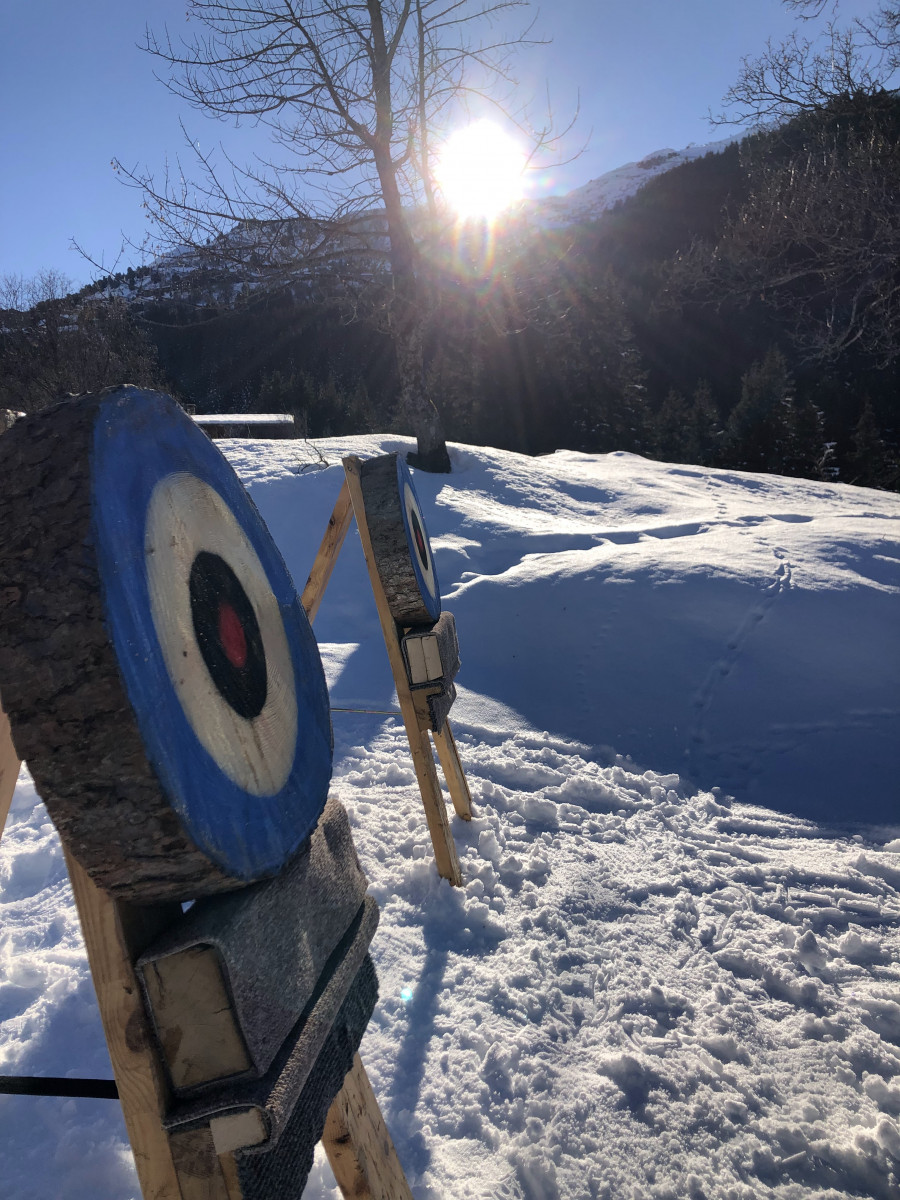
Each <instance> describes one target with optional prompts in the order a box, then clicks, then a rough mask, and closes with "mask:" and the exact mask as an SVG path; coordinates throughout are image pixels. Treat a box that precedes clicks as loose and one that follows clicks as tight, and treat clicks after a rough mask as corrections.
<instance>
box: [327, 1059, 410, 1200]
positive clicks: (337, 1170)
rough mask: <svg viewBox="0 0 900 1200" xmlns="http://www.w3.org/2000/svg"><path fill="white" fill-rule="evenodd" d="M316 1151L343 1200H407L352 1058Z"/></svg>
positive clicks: (365, 1081) (361, 1070)
mask: <svg viewBox="0 0 900 1200" xmlns="http://www.w3.org/2000/svg"><path fill="white" fill-rule="evenodd" d="M322 1146H323V1147H324V1150H325V1153H326V1154H327V1156H328V1161H329V1163H330V1164H331V1170H332V1171H333V1172H334V1177H335V1180H336V1181H337V1185H338V1187H339V1188H340V1189H341V1195H342V1196H344V1197H345V1198H346V1200H350V1198H351V1197H352V1200H412V1192H411V1191H410V1188H409V1184H408V1183H407V1181H406V1176H405V1174H404V1173H403V1168H402V1167H401V1166H400V1160H399V1159H398V1158H397V1151H396V1150H395V1149H394V1143H393V1142H392V1141H391V1135H390V1133H389V1132H388V1128H387V1125H385V1123H384V1117H383V1116H382V1115H381V1110H380V1109H379V1107H378V1101H377V1100H376V1099H375V1093H374V1092H373V1091H372V1085H371V1083H370V1082H369V1077H368V1075H367V1074H366V1069H365V1067H364V1066H363V1064H362V1060H361V1059H360V1057H359V1055H358V1054H357V1055H356V1057H355V1058H354V1060H353V1067H352V1068H351V1070H350V1072H349V1074H348V1075H347V1078H346V1079H345V1080H344V1086H343V1087H342V1088H341V1090H340V1091H339V1092H338V1094H337V1096H336V1097H335V1100H334V1103H333V1104H332V1106H331V1108H330V1109H329V1110H328V1117H327V1119H326V1121H325V1130H324V1132H323V1134H322Z"/></svg>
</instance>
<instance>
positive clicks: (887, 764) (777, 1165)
mask: <svg viewBox="0 0 900 1200" xmlns="http://www.w3.org/2000/svg"><path fill="white" fill-rule="evenodd" d="M221 445H222V447H223V448H224V450H225V452H226V454H227V456H228V457H229V459H230V460H231V462H232V463H233V465H234V466H235V468H236V470H237V471H238V474H239V475H240V477H241V478H242V480H243V481H244V483H245V485H246V486H247V487H248V488H249V489H250V492H251V495H252V496H253V499H254V500H255V502H256V504H257V506H258V507H259V509H260V511H261V512H262V514H263V516H264V517H265V519H266V521H267V522H268V524H269V527H270V529H271V530H272V533H273V535H274V537H275V538H276V541H277V542H278V543H279V545H280V547H281V549H282V551H283V553H284V555H285V559H286V561H287V563H288V566H289V567H290V569H291V571H292V574H293V576H294V578H295V580H297V581H302V580H304V579H305V577H306V574H307V572H308V570H309V566H310V564H311V562H312V558H313V555H314V553H315V550H316V547H317V545H318V542H319V539H320V537H321V535H322V533H323V531H324V528H325V525H326V522H327V519H328V516H329V514H330V512H331V508H332V505H333V503H334V500H335V498H336V495H337V493H338V490H339V487H340V482H341V479H342V471H341V468H340V465H339V463H340V457H341V455H342V454H345V453H348V452H355V453H360V454H362V455H364V456H368V455H373V454H377V453H381V452H384V451H387V450H393V449H406V448H407V447H408V446H409V445H411V443H409V442H407V441H404V440H403V439H399V438H393V437H375V436H368V437H358V438H354V439H342V440H337V439H335V440H327V441H322V442H319V443H317V451H316V452H314V451H313V450H312V449H311V448H309V447H307V446H305V445H304V444H303V443H301V442H277V443H272V442H269V443H263V442H255V441H233V442H224V443H221ZM451 455H452V458H453V467H454V470H453V473H452V474H451V475H449V476H434V475H422V474H419V473H417V475H416V486H417V488H418V490H419V495H420V498H421V500H422V504H423V508H424V511H425V513H426V516H427V520H428V524H429V529H430V532H431V536H432V541H433V544H434V548H435V555H436V563H437V570H438V574H439V577H440V580H441V583H442V590H443V594H444V599H445V604H446V607H447V608H449V609H450V610H451V611H452V612H454V614H455V615H456V619H457V624H458V628H459V639H460V649H461V654H462V663H463V665H462V670H461V672H460V675H459V677H458V683H459V685H460V689H459V690H460V697H459V700H458V702H457V705H456V707H455V709H454V711H453V724H454V730H455V733H456V738H457V742H458V744H459V747H460V753H461V756H462V760H463V764H464V766H465V769H466V771H467V773H468V777H469V781H470V784H471V787H472V792H473V798H474V802H475V806H476V810H477V811H476V816H475V818H474V820H473V821H472V822H471V823H470V824H468V825H464V824H463V823H461V822H459V821H458V820H454V821H453V830H454V834H455V837H456V839H457V843H458V845H459V848H460V857H461V860H462V867H463V873H464V877H465V880H466V886H465V887H464V888H462V889H457V890H453V889H451V888H450V887H449V885H447V884H446V882H444V881H441V880H439V878H438V877H437V874H436V872H435V869H434V865H433V861H432V857H431V849H430V843H429V839H428V833H427V830H426V826H425V822H424V819H423V814H422V808H421V802H420V799H419V796H418V791H417V788H416V784H415V779H414V775H413V770H412V764H411V762H410V758H409V751H408V746H407V743H406V740H405V735H404V732H403V726H402V723H401V722H400V720H399V718H398V717H397V716H395V715H389V714H390V713H391V712H392V711H395V710H396V698H395V697H394V696H393V694H392V683H391V674H390V670H389V668H388V664H387V660H386V655H385V651H384V645H383V642H382V641H381V635H380V631H379V626H378V619H377V614H376V612H375V608H374V603H373V602H372V600H371V594H370V592H369V590H368V584H367V576H366V574H365V567H364V563H363V558H362V552H361V549H360V546H359V543H358V539H357V537H356V535H355V533H354V534H352V535H351V537H350V538H349V539H348V542H347V544H346V546H345V548H344V551H343V553H342V555H341V558H340V560H339V562H338V566H337V570H336V572H335V575H334V577H333V578H332V581H331V583H330V585H329V590H328V592H327V594H326V596H325V600H324V603H323V606H322V609H321V611H320V613H319V616H318V618H317V621H316V626H315V628H316V633H317V637H318V639H319V643H320V648H321V652H322V657H323V661H324V664H325V668H326V673H327V675H328V679H329V685H330V690H331V700H332V705H333V708H334V715H333V722H334V731H335V772H334V781H333V791H334V793H335V794H336V795H337V796H338V797H339V798H340V799H341V800H342V801H343V802H344V804H345V805H346V806H347V808H348V810H349V812H350V814H351V819H352V822H353V826H354V836H355V839H356V844H357V847H358V850H359V853H360V858H361V861H362V863H363V866H364V868H365V870H366V872H367V874H368V876H369V879H370V884H371V891H372V893H373V894H374V895H375V896H376V898H377V899H378V901H379V903H380V905H381V906H382V919H381V925H380V927H379V930H378V933H377V935H376V938H375V942H374V943H373V952H374V956H375V959H376V962H377V966H378V970H379V975H380V980H381V1000H380V1002H379V1005H378V1008H377V1009H376V1012H375V1017H374V1019H373V1021H372V1023H371V1025H370V1028H369V1031H368V1033H367V1035H366V1038H365V1040H364V1042H363V1046H362V1057H363V1060H364V1062H365V1063H366V1066H367V1069H368V1072H369V1075H370V1077H371V1078H372V1081H373V1084H374V1087H375V1090H376V1092H377V1094H378V1096H379V1100H380V1104H381V1107H382V1110H383V1111H384V1113H385V1116H386V1118H387V1121H388V1124H389V1127H390V1129H391V1132H392V1135H393V1137H394V1140H395V1142H396V1144H397V1148H398V1152H399V1155H400V1158H401V1161H402V1162H403V1164H404V1166H405V1169H406V1171H407V1174H408V1177H409V1179H410V1182H411V1185H412V1190H413V1194H414V1196H415V1197H416V1200H445V1198H446V1197H451V1196H452V1197H454V1198H455V1200H601V1198H605V1200H626V1198H628V1200H632V1198H633V1200H664V1198H669V1200H674V1198H676V1197H677V1198H678V1200H683V1198H688V1197H692V1198H694V1200H700V1198H701V1197H706V1198H707V1200H726V1198H727V1200H757V1198H759V1197H771V1198H773V1200H814V1198H815V1200H826V1198H827V1200H838V1197H844V1196H854V1197H871V1198H873V1200H888V1198H890V1197H896V1196H897V1195H898V1194H900V967H898V963H900V812H898V806H897V800H898V784H897V781H898V778H900V704H898V693H897V679H898V668H900V623H898V622H897V620H896V614H897V609H898V599H900V499H898V497H896V496H893V495H890V494H887V493H881V492H874V491H866V490H864V489H860V488H853V487H840V486H832V485H827V484H823V483H814V482H809V481H804V480H797V479H786V478H780V477H773V476H765V475H751V474H742V473H739V472H734V471H722V470H707V469H703V468H698V467H687V466H673V465H668V464H665V463H656V462H647V461H645V460H643V459H640V458H637V457H633V456H630V455H625V454H612V455H608V456H595V455H585V454H575V453H569V452H561V453H557V454H554V455H551V456H549V457H546V458H540V459H530V458H525V457H523V456H519V455H516V454H512V453H507V452H502V451H496V450H487V449H482V448H477V447H465V446H453V447H452V448H451ZM323 458H324V460H325V463H326V464H327V465H323V463H322V459H323ZM358 709H366V710H370V711H369V712H364V713H360V712H358V711H350V710H358ZM0 928H2V930H3V940H2V942H0V1055H2V1063H0V1071H5V1072H18V1073H31V1074H36V1073H44V1074H64V1073H66V1072H68V1073H70V1074H72V1075H103V1074H107V1073H108V1062H107V1059H106V1052H105V1048H104V1045H103V1037H102V1032H101V1029H100V1023H99V1020H98V1017H97V1013H96V1005H95V1001H94V997H93V993H92V989H91V983H90V979H89V976H88V973H87V967H86V963H85V960H84V952H83V948H82V944H81V940H80V936H79V932H78V925H77V918H76V915H75V910H74V907H73V904H72V900H71V896H70V893H69V889H68V884H67V882H66V880H65V874H64V869H63V863H62V857H61V852H60V848H59V843H58V840H57V837H56V834H55V832H54V831H53V829H52V827H51V825H50V823H49V821H48V819H47V816H46V812H45V810H44V809H43V806H42V805H41V804H40V802H39V801H38V799H37V797H36V796H35V793H34V789H33V786H32V784H31V782H30V780H29V778H28V776H27V774H26V773H24V772H23V775H22V777H21V779H20V783H19V787H18V790H17V792H16V796H15V798H14V801H13V810H12V816H11V819H10V824H9V826H8V827H7V831H6V834H5V836H4V838H3V840H2V842H0ZM0 1136H2V1145H3V1147H4V1152H3V1181H4V1183H3V1195H4V1196H8V1197H10V1200H47V1198H48V1197H51V1196H52V1197H54V1200H125V1198H126V1197H134V1196H136V1183H135V1176H134V1173H133V1168H132V1166H131V1162H130V1155H129V1151H128V1148H127V1144H126V1142H125V1135H124V1129H123V1126H122V1123H121V1117H120V1114H119V1110H118V1108H117V1106H116V1105H115V1104H113V1103H111V1102H109V1101H89V1100H85V1101H73V1100H53V1099H49V1098H43V1099H34V1098H27V1097H2V1098H0ZM305 1200H338V1197H337V1190H336V1188H335V1185H334V1182H333V1180H332V1179H331V1177H330V1174H329V1170H328V1168H327V1166H326V1164H325V1162H324V1159H320V1160H317V1165H316V1167H315V1168H314V1172H313V1175H312V1177H311V1179H310V1182H309V1184H308V1185H307V1189H306V1192H305Z"/></svg>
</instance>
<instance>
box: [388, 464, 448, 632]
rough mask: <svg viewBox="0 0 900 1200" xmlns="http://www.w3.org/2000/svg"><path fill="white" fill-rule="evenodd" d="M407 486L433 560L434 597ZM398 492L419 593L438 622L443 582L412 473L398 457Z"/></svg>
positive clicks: (433, 619) (431, 615)
mask: <svg viewBox="0 0 900 1200" xmlns="http://www.w3.org/2000/svg"><path fill="white" fill-rule="evenodd" d="M406 484H409V488H410V491H411V492H412V494H413V496H414V498H415V501H416V504H417V505H418V509H419V517H420V518H421V521H422V533H423V535H424V537H425V545H426V546H427V547H428V557H429V558H430V559H431V570H432V574H433V575H434V592H435V594H434V596H432V595H431V592H430V591H429V590H428V584H427V583H426V582H425V576H424V575H423V574H422V568H421V566H420V565H419V552H418V550H417V548H416V539H415V537H414V536H413V531H412V529H411V528H410V524H409V519H408V518H407V515H406V505H405V504H404V503H403V489H404V486H405V485H406ZM397 492H398V494H399V497H400V515H401V517H402V518H403V531H404V533H405V534H406V544H407V546H408V547H409V561H410V562H411V563H412V568H413V572H414V573H415V576H416V583H417V584H418V585H419V592H420V594H421V597H422V604H423V605H424V607H425V609H426V610H427V612H428V615H429V616H430V617H431V619H432V621H436V620H437V619H438V617H439V616H440V615H441V581H440V580H439V579H438V573H437V563H436V562H435V561H434V551H433V550H432V549H431V539H430V538H429V536H428V530H427V529H426V528H425V516H424V514H423V512H422V503H421V501H420V500H419V497H418V494H417V492H416V488H415V484H414V483H413V478H412V472H411V471H410V469H409V467H408V466H407V465H406V463H405V461H404V460H403V456H402V455H400V454H398V455H397Z"/></svg>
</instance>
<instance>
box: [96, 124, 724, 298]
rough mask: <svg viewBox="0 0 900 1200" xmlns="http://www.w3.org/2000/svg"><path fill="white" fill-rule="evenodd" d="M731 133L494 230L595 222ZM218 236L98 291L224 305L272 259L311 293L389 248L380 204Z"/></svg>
mask: <svg viewBox="0 0 900 1200" xmlns="http://www.w3.org/2000/svg"><path fill="white" fill-rule="evenodd" d="M736 140H737V139H736V137H729V138H725V139H723V140H721V141H717V142H710V143H708V144H706V145H702V146H698V145H694V144H692V145H690V146H687V147H686V148H685V149H683V150H672V149H664V150H657V151H655V152H654V153H652V154H648V155H647V156H646V157H645V158H642V159H641V160H640V162H632V163H626V164H625V165H624V166H621V167H617V168H616V169H615V170H613V171H608V172H607V173H606V174H604V175H601V176H599V178H597V179H593V180H591V181H590V182H589V183H586V184H584V185H583V186H582V187H579V188H575V189H574V190H573V191H571V192H569V193H567V194H566V195H564V196H548V197H544V198H541V199H535V200H525V201H523V202H522V203H521V204H520V205H519V206H518V207H517V208H515V209H513V210H512V211H510V212H509V213H508V214H507V215H506V216H505V217H504V218H503V219H501V221H500V222H499V224H498V229H499V230H500V231H501V232H502V234H503V235H505V236H508V237H509V236H511V237H515V238H516V239H517V240H520V239H522V238H523V237H528V236H530V235H533V234H535V233H540V232H542V231H549V230H553V229H564V228H566V227H568V226H571V225H577V224H582V223H585V222H589V221H595V220H597V218H598V217H600V216H601V215H602V214H603V213H604V212H606V211H607V209H610V208H612V207H613V206H614V205H616V204H618V203H619V202H620V201H622V200H626V199H627V198H628V197H629V196H633V195H634V194H635V193H636V192H637V191H639V190H640V188H642V187H643V186H644V184H645V183H647V182H649V180H651V179H654V178H656V176H658V175H662V174H664V173H665V172H666V171H670V170H672V169H673V168H674V167H677V166H680V165H681V164H682V163H686V162H691V161H693V160H695V159H697V158H702V157H703V156H704V155H706V154H712V153H719V152H721V151H722V150H724V149H725V147H726V146H729V145H731V144H732V143H733V142H734V141H736ZM415 222H416V218H415V216H414V217H413V223H414V224H415ZM218 242H219V243H221V244H220V245H218V243H217V244H214V245H212V246H211V248H210V252H209V253H208V254H206V253H204V252H201V251H198V250H194V249H184V250H170V251H168V252H166V253H165V254H162V255H160V257H159V258H157V259H156V260H155V261H154V262H152V263H151V264H150V265H149V266H148V267H145V268H142V269H141V270H140V271H139V272H137V273H135V272H131V273H130V274H128V275H118V276H115V277H114V278H112V279H110V280H108V281H106V283H105V284H104V288H103V291H104V293H105V294H106V295H109V296H118V297H120V298H122V299H124V300H126V301H137V302H139V303H146V302H148V301H152V302H156V303H159V302H167V301H176V302H189V303H191V304H192V305H193V306H195V307H199V308H202V307H205V306H208V305H210V304H216V305H224V306H226V307H227V306H229V305H231V304H233V303H234V302H235V300H236V299H237V298H238V297H240V296H241V295H243V294H244V289H245V287H249V288H250V289H253V288H254V286H257V284H258V283H259V282H260V281H262V280H263V278H266V279H267V280H268V281H269V283H271V276H272V265H273V264H280V265H279V266H278V267H277V268H276V270H275V277H276V278H280V275H281V272H282V271H283V274H284V282H287V281H288V279H290V281H291V283H292V285H293V286H294V287H295V288H296V287H297V286H298V284H300V285H301V286H302V287H304V288H306V289H307V290H308V291H309V293H310V295H311V296H318V295H320V294H321V290H322V288H323V287H324V288H326V289H327V288H328V287H329V286H334V281H335V278H340V277H341V276H342V275H344V274H346V273H347V272H348V271H350V273H351V274H352V275H354V276H357V275H359V274H360V273H361V274H363V275H365V273H366V270H367V268H366V267H365V266H364V265H363V264H364V262H365V254H366V253H368V252H370V251H371V249H372V248H373V247H379V246H380V248H381V249H382V250H385V251H386V249H387V240H386V235H385V231H384V217H383V213H382V212H381V210H373V211H372V212H369V213H365V214H363V215H361V216H360V217H359V218H358V219H356V220H355V221H354V222H353V224H352V225H351V226H348V228H347V230H346V231H345V232H344V233H342V234H335V235H333V236H331V237H329V238H328V239H326V241H325V242H324V243H323V241H322V234H321V231H320V230H319V228H318V227H317V226H316V225H315V224H313V223H312V222H308V221H305V220H302V219H299V218H294V219H292V220H288V221H285V222H280V223H276V222H263V223H261V224H259V225H254V226H253V227H252V229H249V228H247V227H245V226H243V225H236V226H235V227H234V229H232V230H231V231H230V232H229V233H227V234H225V235H223V237H222V238H220V239H219V240H218ZM217 245H218V250H217ZM255 250H258V252H257V253H254V251H255ZM361 254H362V256H363V257H362V258H361V257H360V256H361ZM306 256H311V258H309V259H307V257H306ZM264 263H265V264H266V265H265V266H264V265H263V264H264ZM255 277H258V278H256V279H255Z"/></svg>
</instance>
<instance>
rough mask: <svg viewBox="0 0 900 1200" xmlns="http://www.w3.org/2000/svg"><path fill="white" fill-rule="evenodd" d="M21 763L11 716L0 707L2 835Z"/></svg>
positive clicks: (0, 822) (0, 834)
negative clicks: (11, 725)
mask: <svg viewBox="0 0 900 1200" xmlns="http://www.w3.org/2000/svg"><path fill="white" fill-rule="evenodd" d="M21 765H22V764H21V762H19V756H18V754H16V748H15V746H14V745H13V740H12V734H11V733H10V729H9V718H8V717H7V715H6V713H5V712H4V711H3V709H2V707H0V837H2V836H3V830H4V829H5V828H6V818H7V817H8V816H9V806H10V805H11V804H12V798H13V792H14V791H15V790H16V780H17V779H18V778H19V767H21Z"/></svg>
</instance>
